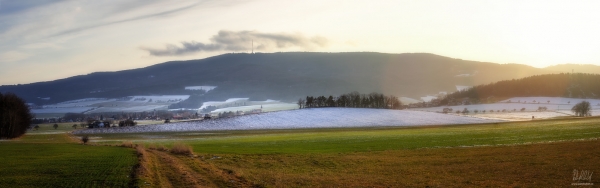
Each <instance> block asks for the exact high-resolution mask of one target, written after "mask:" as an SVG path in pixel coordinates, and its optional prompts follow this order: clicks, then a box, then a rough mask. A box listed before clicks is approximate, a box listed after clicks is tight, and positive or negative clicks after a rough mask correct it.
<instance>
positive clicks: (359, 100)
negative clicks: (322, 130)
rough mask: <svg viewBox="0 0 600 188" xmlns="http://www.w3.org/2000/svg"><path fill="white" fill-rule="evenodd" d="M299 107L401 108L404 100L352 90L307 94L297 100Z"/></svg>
mask: <svg viewBox="0 0 600 188" xmlns="http://www.w3.org/2000/svg"><path fill="white" fill-rule="evenodd" d="M297 104H298V106H299V108H321V107H345V108H382V109H400V108H402V102H400V100H399V99H398V97H396V96H393V95H392V96H385V95H383V94H380V93H370V94H360V93H358V92H351V93H347V94H343V95H340V96H338V97H333V96H331V95H330V96H329V97H325V96H318V97H314V96H306V98H304V99H303V98H300V99H298V102H297Z"/></svg>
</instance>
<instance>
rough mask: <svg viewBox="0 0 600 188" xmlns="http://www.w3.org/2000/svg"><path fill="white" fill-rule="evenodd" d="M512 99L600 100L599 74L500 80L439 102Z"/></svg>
mask: <svg viewBox="0 0 600 188" xmlns="http://www.w3.org/2000/svg"><path fill="white" fill-rule="evenodd" d="M512 97H569V98H600V74H585V73H574V74H570V73H561V74H546V75H536V76H531V77H526V78H522V79H512V80H505V81H499V82H496V83H491V84H487V85H479V86H475V87H472V88H470V89H466V90H462V91H457V92H454V93H451V94H448V95H447V96H446V97H445V98H444V99H443V100H441V101H440V102H441V104H457V103H463V102H465V100H467V99H468V101H469V102H471V103H486V102H495V101H498V100H503V99H507V98H512Z"/></svg>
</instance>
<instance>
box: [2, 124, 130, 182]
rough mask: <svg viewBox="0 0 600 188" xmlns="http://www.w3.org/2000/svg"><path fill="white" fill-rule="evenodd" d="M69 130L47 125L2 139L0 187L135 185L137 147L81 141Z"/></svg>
mask: <svg viewBox="0 0 600 188" xmlns="http://www.w3.org/2000/svg"><path fill="white" fill-rule="evenodd" d="M71 129H72V128H71ZM61 130H62V132H61ZM66 130H68V129H53V128H51V125H45V126H41V128H40V130H38V131H31V132H32V133H28V134H26V135H25V136H23V137H22V138H19V139H16V140H10V141H1V142H0V151H2V155H0V161H1V163H2V167H1V168H0V187H129V186H131V185H133V184H132V183H133V182H135V181H133V180H134V178H133V177H132V175H133V174H132V173H133V172H134V167H135V166H136V165H137V164H138V159H137V156H136V153H135V151H134V150H132V149H129V148H122V147H108V146H90V145H82V144H80V143H76V142H75V141H74V140H72V138H70V137H69V136H68V135H67V133H66V132H65V131H66Z"/></svg>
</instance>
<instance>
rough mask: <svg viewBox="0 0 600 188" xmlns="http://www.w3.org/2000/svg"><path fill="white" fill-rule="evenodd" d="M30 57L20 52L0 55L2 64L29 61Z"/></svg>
mask: <svg viewBox="0 0 600 188" xmlns="http://www.w3.org/2000/svg"><path fill="white" fill-rule="evenodd" d="M29 56H30V55H29V54H26V53H22V52H18V51H8V52H4V53H1V54H0V62H15V61H20V60H23V59H27V58H28V57H29Z"/></svg>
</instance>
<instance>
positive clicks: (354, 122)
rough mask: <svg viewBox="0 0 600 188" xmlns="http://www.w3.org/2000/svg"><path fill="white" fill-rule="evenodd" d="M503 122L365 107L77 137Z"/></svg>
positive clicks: (88, 131)
mask: <svg viewBox="0 0 600 188" xmlns="http://www.w3.org/2000/svg"><path fill="white" fill-rule="evenodd" d="M500 121H501V120H491V119H482V118H474V117H463V116H456V115H447V114H440V113H432V112H419V111H408V110H385V109H364V108H314V109H302V110H289V111H278V112H270V113H262V114H253V115H245V116H237V117H232V118H222V119H214V120H206V121H197V122H180V123H170V124H160V125H147V126H135V127H119V128H110V129H86V130H79V131H76V132H75V133H76V134H95V133H141V132H185V131H216V130H253V129H298V128H342V127H378V126H422V125H445V124H474V123H493V122H500Z"/></svg>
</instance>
